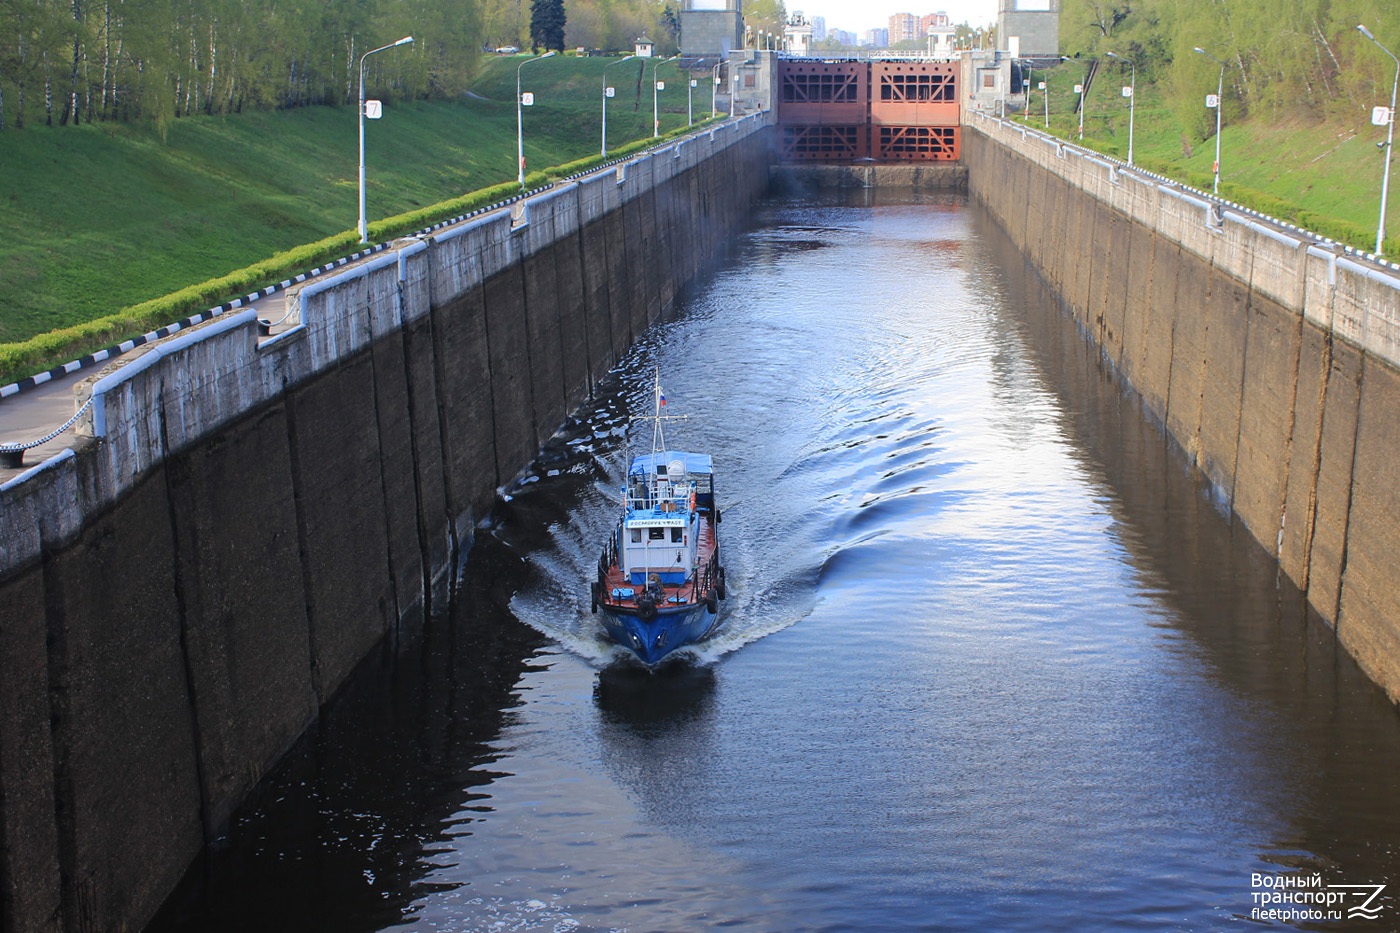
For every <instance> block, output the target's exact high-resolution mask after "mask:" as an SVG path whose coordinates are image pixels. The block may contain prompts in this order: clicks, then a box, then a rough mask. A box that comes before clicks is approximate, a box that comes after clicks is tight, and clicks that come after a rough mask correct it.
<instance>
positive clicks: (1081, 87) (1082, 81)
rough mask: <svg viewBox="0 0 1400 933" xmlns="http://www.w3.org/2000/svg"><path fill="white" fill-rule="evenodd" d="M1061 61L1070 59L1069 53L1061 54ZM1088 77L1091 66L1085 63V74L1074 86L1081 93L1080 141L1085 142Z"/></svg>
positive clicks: (1075, 90)
mask: <svg viewBox="0 0 1400 933" xmlns="http://www.w3.org/2000/svg"><path fill="white" fill-rule="evenodd" d="M1060 61H1062V62H1067V61H1070V57H1069V56H1068V55H1061V56H1060ZM1088 77H1089V66H1088V65H1085V66H1084V75H1083V77H1081V78H1080V79H1079V83H1078V84H1076V85H1075V86H1074V92H1075V93H1076V94H1078V95H1079V141H1080V142H1083V141H1084V91H1085V87H1084V85H1085V82H1086V79H1087V78H1088Z"/></svg>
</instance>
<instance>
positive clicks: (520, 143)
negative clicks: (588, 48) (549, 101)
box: [515, 49, 554, 188]
mask: <svg viewBox="0 0 1400 933" xmlns="http://www.w3.org/2000/svg"><path fill="white" fill-rule="evenodd" d="M553 54H554V50H553V49H550V50H549V51H548V52H545V53H544V54H543V55H541V56H539V57H538V58H527V59H525V61H523V62H521V63H520V66H519V67H518V68H516V69H515V155H516V157H517V158H518V159H519V160H520V174H519V176H518V178H519V181H520V187H521V188H524V187H525V115H524V110H523V108H524V104H523V95H521V93H520V70H521V68H524V67H525V66H526V65H528V64H530V62H537V61H541V60H543V59H546V58H549V57H550V56H551V55H553Z"/></svg>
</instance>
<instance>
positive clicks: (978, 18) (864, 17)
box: [784, 0, 997, 33]
mask: <svg viewBox="0 0 1400 933" xmlns="http://www.w3.org/2000/svg"><path fill="white" fill-rule="evenodd" d="M784 3H785V4H786V6H787V11H788V13H790V14H791V13H793V12H795V11H797V10H801V11H802V12H803V13H805V14H806V15H807V17H808V18H809V19H810V18H811V17H813V16H824V17H826V28H827V29H845V30H848V31H849V32H854V33H863V32H865V31H866V30H867V29H875V28H877V27H883V26H888V25H889V19H890V16H892V15H893V14H895V13H913V14H914V15H915V16H923V15H924V14H926V13H939V12H942V13H947V14H948V16H949V17H950V18H951V19H952V21H953V23H954V24H957V23H962V22H968V23H971V24H972V25H973V26H987V25H991V24H992V23H993V22H995V21H996V18H997V0H784Z"/></svg>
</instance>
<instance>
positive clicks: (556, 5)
mask: <svg viewBox="0 0 1400 933" xmlns="http://www.w3.org/2000/svg"><path fill="white" fill-rule="evenodd" d="M567 19H568V17H567V15H566V14H565V13H564V0H531V3H530V45H531V46H532V47H533V48H535V49H545V50H548V49H554V50H555V51H559V52H562V51H564V23H565V22H566V21H567Z"/></svg>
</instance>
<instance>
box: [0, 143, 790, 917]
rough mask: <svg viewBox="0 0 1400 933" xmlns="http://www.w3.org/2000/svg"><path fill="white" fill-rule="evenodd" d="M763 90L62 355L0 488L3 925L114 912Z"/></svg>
mask: <svg viewBox="0 0 1400 933" xmlns="http://www.w3.org/2000/svg"><path fill="white" fill-rule="evenodd" d="M764 128H765V121H764V118H763V117H753V118H748V119H745V120H740V121H733V122H731V123H727V124H724V125H723V126H721V127H719V128H717V129H715V130H714V131H711V132H706V133H702V134H698V135H696V136H694V137H691V138H688V139H686V140H684V141H682V142H680V143H677V144H674V145H670V146H666V147H664V148H661V149H658V150H654V151H653V152H652V153H649V154H647V155H644V156H641V157H639V158H637V159H634V160H631V161H629V162H626V163H623V164H620V165H618V166H616V167H614V168H612V169H608V170H606V171H603V172H600V173H597V174H594V175H592V176H588V177H584V178H582V179H579V180H576V181H572V182H569V183H566V184H561V185H558V186H556V187H555V188H553V189H551V190H549V191H547V192H544V193H542V194H540V195H538V196H535V197H532V198H530V199H528V200H524V201H520V202H517V203H516V204H515V205H513V209H503V210H500V211H496V212H493V213H490V214H486V215H483V216H481V217H479V218H477V219H474V220H471V221H469V222H467V223H464V224H461V225H458V226H455V227H450V228H446V229H443V230H440V231H437V232H435V233H434V234H433V235H432V236H428V237H423V238H420V239H410V240H405V241H401V242H400V243H397V244H395V245H394V247H393V248H391V249H389V250H387V251H385V252H382V253H380V254H378V255H376V256H375V257H374V258H372V259H369V260H366V261H364V262H362V263H360V264H358V265H356V266H353V267H349V268H347V269H346V270H344V271H342V272H340V273H338V274H336V275H333V276H329V277H327V278H325V279H323V280H318V281H316V282H315V283H314V284H309V285H307V286H305V287H303V288H302V289H301V290H300V292H299V293H297V294H296V295H294V296H292V297H290V298H289V301H290V302H291V307H292V308H293V312H294V317H293V323H294V325H295V326H294V327H293V328H292V329H291V330H290V331H288V332H286V333H284V334H280V335H278V336H276V337H273V338H270V339H269V338H265V337H263V338H260V337H259V335H258V332H257V324H256V321H255V319H254V313H253V312H252V311H245V312H242V313H240V314H234V315H230V316H226V317H223V318H219V319H216V321H214V322H211V323H209V324H207V325H204V326H202V327H199V328H197V329H194V330H192V331H187V332H182V333H181V334H180V335H179V336H178V337H175V338H171V339H170V340H167V341H165V342H162V343H160V344H157V345H153V346H151V347H149V348H147V349H146V350H145V352H144V353H142V354H139V355H136V356H134V357H133V358H131V359H129V360H125V361H123V362H122V363H121V364H119V365H118V366H117V367H115V368H114V369H113V370H111V371H109V372H107V373H105V374H103V375H101V376H99V377H97V378H94V379H92V380H89V382H88V387H89V389H90V391H91V393H92V394H93V396H94V404H93V406H92V409H91V411H90V413H89V415H88V416H87V421H86V422H85V423H84V424H83V426H82V433H83V434H84V435H85V438H86V439H85V440H83V441H82V442H81V443H79V444H78V445H76V446H75V448H74V449H71V450H68V451H65V452H64V453H63V454H62V455H60V456H59V457H56V458H54V459H52V460H50V461H48V462H46V463H44V464H42V465H40V466H39V467H36V468H35V469H34V470H31V471H30V472H29V473H26V474H24V475H23V476H21V477H19V478H18V479H16V480H14V481H12V482H10V483H7V484H5V485H4V486H3V487H0V671H3V677H0V930H3V931H21V930H23V931H58V930H69V931H78V930H81V931H88V930H103V929H134V928H140V927H141V926H142V925H144V924H145V923H146V921H147V920H149V919H150V917H151V916H152V915H153V913H154V911H155V910H156V909H157V908H158V906H159V905H160V903H161V901H162V900H163V898H164V897H165V895H166V894H167V892H168V891H169V890H170V889H171V888H172V887H173V885H174V884H175V882H176V881H177V880H178V878H179V877H180V875H181V874H182V873H183V871H184V870H185V868H186V866H187V865H188V864H189V862H190V860H191V859H192V858H193V856H194V855H195V854H196V853H198V851H199V850H200V848H201V847H202V846H203V845H205V844H206V842H208V841H209V840H211V839H212V838H213V837H214V836H215V835H216V834H217V833H218V832H219V831H220V829H221V827H223V826H224V825H226V823H227V820H228V818H229V815H230V813H231V812H232V810H233V808H234V807H235V806H236V805H237V804H238V803H239V802H240V801H241V800H242V799H243V798H244V797H245V796H246V794H247V793H248V792H249V791H250V790H251V789H252V787H253V786H254V785H255V784H256V783H257V782H258V780H259V779H260V778H261V777H262V776H263V775H264V774H265V773H266V772H267V770H268V769H269V768H270V767H271V766H272V765H273V764H274V763H275V762H276V761H277V759H278V758H279V757H280V756H281V755H282V754H283V753H284V752H285V751H286V750H287V749H288V748H289V747H290V746H291V745H292V743H293V742H294V741H295V740H296V739H297V737H298V736H299V735H301V734H302V733H303V731H304V730H305V729H306V727H307V726H308V725H309V724H310V723H311V722H312V721H313V720H314V719H315V718H316V716H317V715H318V713H319V710H320V709H321V708H322V707H323V706H324V704H325V703H326V702H327V701H328V700H329V699H330V698H331V697H332V696H333V695H334V694H335V692H336V690H337V689H338V688H339V687H340V685H341V684H342V683H343V682H344V681H345V679H346V677H347V676H348V675H349V674H350V672H351V671H352V669H354V668H355V666H356V665H357V664H359V663H360V661H361V660H362V659H364V658H365V657H366V655H367V654H369V653H370V652H371V651H373V650H374V648H375V647H376V646H377V645H378V644H380V643H381V642H382V641H383V639H384V638H385V636H386V635H387V634H389V633H392V632H394V631H395V630H396V627H397V626H399V625H402V624H405V623H406V622H411V620H412V618H413V617H414V616H415V615H416V614H418V613H421V612H423V611H424V610H425V608H427V607H428V605H429V604H430V603H431V601H432V599H433V596H434V593H435V591H436V590H437V589H438V588H439V587H440V586H441V584H442V582H443V579H444V576H445V574H446V573H447V572H448V570H449V569H450V568H451V567H452V566H453V563H454V560H455V558H456V556H457V555H458V554H459V553H460V552H461V550H462V549H463V548H464V547H466V546H468V545H469V543H470V540H471V534H472V528H473V526H474V525H475V523H476V521H477V520H478V519H480V518H482V517H484V516H485V514H486V512H487V511H488V510H489V508H490V507H491V504H492V502H493V500H494V498H495V495H496V490H497V489H498V488H499V487H501V486H502V485H504V484H506V483H508V482H509V481H510V480H511V479H512V478H513V477H514V476H515V475H516V473H517V472H518V471H519V470H521V469H522V468H524V467H525V466H526V465H527V464H528V463H529V461H530V460H531V459H532V457H533V456H534V454H535V452H536V450H537V449H538V448H539V445H540V443H541V442H542V441H543V440H545V439H547V438H548V437H549V436H550V435H551V434H552V433H553V432H554V431H555V430H556V429H557V428H558V427H559V426H560V425H561V424H562V422H563V420H564V418H565V416H566V414H567V413H568V411H569V410H570V409H572V408H573V407H574V406H576V405H577V404H579V402H581V401H582V400H583V399H584V398H585V397H586V396H587V394H588V393H589V392H590V391H591V389H592V386H593V383H594V381H595V380H596V379H598V378H599V377H601V376H602V375H603V374H604V373H606V372H607V371H608V370H609V369H610V368H611V367H612V366H613V365H614V364H615V363H616V361H617V359H618V358H619V356H620V355H621V354H622V353H623V352H624V351H625V350H626V349H627V347H628V346H629V345H630V343H631V342H632V340H633V339H634V337H636V336H637V335H638V334H640V333H641V332H642V331H643V330H644V329H645V328H646V327H647V326H648V324H649V323H651V322H652V321H654V320H655V319H656V318H657V316H658V315H660V314H661V313H662V312H663V311H664V310H665V309H666V308H667V307H668V306H669V304H670V303H671V300H672V298H673V297H674V295H675V293H676V291H677V289H679V288H680V287H681V286H682V285H684V283H685V282H686V281H687V280H688V279H689V278H690V277H691V276H693V275H694V274H695V272H696V270H698V269H699V268H700V265H701V262H702V261H703V260H704V259H705V258H706V257H708V256H710V255H712V254H713V253H714V252H715V250H716V249H717V248H718V247H719V246H720V245H721V244H722V243H723V242H724V240H725V239H726V238H727V237H728V236H729V235H731V234H732V232H733V230H734V228H735V227H736V226H738V225H740V224H742V223H743V222H744V220H745V218H746V217H747V215H748V213H749V210H750V207H751V204H752V202H753V200H754V199H755V197H756V196H757V195H758V194H759V192H760V191H761V189H762V188H763V187H764V186H765V185H766V181H767V159H768V156H767V138H766V137H767V134H766V133H765V132H764V131H763V130H764Z"/></svg>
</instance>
